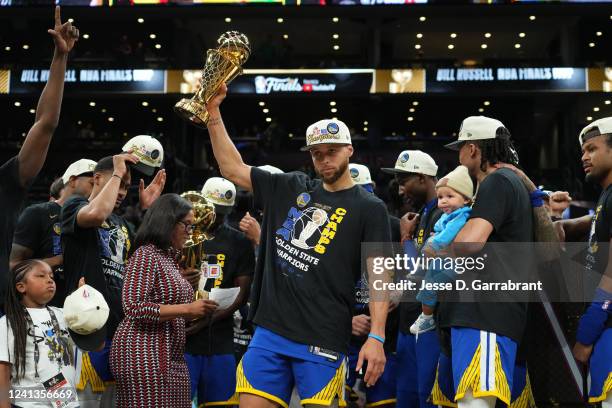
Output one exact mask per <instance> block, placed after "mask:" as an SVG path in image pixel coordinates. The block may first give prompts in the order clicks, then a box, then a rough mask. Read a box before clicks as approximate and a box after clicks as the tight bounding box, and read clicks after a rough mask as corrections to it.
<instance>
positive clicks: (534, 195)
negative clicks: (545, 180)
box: [529, 189, 548, 208]
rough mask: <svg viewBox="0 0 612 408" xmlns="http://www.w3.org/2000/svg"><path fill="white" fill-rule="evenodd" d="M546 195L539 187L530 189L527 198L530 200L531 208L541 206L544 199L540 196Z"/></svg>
mask: <svg viewBox="0 0 612 408" xmlns="http://www.w3.org/2000/svg"><path fill="white" fill-rule="evenodd" d="M547 196H548V194H546V193H545V192H543V191H542V190H540V189H536V190H535V191H532V192H531V193H529V199H530V200H531V206H532V207H533V208H538V207H542V206H543V205H544V200H542V198H543V197H547Z"/></svg>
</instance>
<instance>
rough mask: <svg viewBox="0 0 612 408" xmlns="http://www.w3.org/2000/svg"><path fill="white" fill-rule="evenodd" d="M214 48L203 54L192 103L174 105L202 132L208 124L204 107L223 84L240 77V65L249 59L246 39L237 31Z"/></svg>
mask: <svg viewBox="0 0 612 408" xmlns="http://www.w3.org/2000/svg"><path fill="white" fill-rule="evenodd" d="M217 44H218V47H217V48H213V49H210V50H208V51H207V52H206V64H205V65H204V70H203V71H202V79H201V80H200V89H198V90H197V91H196V93H195V94H194V95H193V97H192V98H191V99H181V100H180V101H179V102H178V103H177V104H176V105H174V111H175V112H176V113H178V114H179V115H180V116H181V117H182V118H184V119H187V120H189V121H190V122H191V123H193V124H194V125H196V126H199V127H203V128H205V127H206V124H207V123H208V111H207V110H206V104H207V103H208V102H209V101H210V100H211V99H212V97H213V96H214V95H215V94H216V93H217V90H218V89H219V88H220V87H221V85H222V84H223V83H229V82H230V81H232V80H233V79H234V78H236V77H237V76H238V75H240V74H242V65H244V63H245V62H246V61H247V59H249V56H250V55H251V45H250V44H249V39H248V38H247V37H246V35H244V34H242V33H240V32H238V31H228V32H226V33H224V34H223V35H221V37H219V39H218V40H217Z"/></svg>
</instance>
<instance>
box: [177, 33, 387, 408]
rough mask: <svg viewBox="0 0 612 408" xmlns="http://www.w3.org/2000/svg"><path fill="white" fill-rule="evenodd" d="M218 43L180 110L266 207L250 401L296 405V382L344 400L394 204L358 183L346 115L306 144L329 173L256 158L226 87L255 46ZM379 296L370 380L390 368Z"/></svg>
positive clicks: (311, 395) (315, 397)
mask: <svg viewBox="0 0 612 408" xmlns="http://www.w3.org/2000/svg"><path fill="white" fill-rule="evenodd" d="M217 43H218V47H217V48H216V49H211V50H208V52H207V56H206V65H205V67H204V70H203V73H202V80H201V82H200V85H201V87H200V89H199V90H198V91H197V92H196V93H195V95H194V96H193V97H192V98H191V99H182V100H181V101H180V102H178V103H177V104H176V105H175V111H176V112H177V113H178V114H179V115H180V116H181V117H183V118H185V119H186V120H188V121H190V122H191V123H193V124H194V125H196V126H198V127H201V128H204V127H206V128H207V129H208V132H209V137H210V139H211V142H212V148H213V153H214V156H215V158H216V160H217V162H218V164H219V167H220V172H221V174H222V175H223V176H224V177H225V178H226V179H228V180H229V181H231V182H232V183H234V184H235V185H237V186H239V187H242V188H244V189H246V190H247V191H253V194H254V199H255V204H256V205H257V206H258V207H259V208H261V209H263V211H264V214H265V216H264V220H263V223H262V228H261V231H262V236H261V241H260V242H261V246H260V251H259V259H258V263H257V268H256V270H255V277H254V284H253V289H252V296H251V298H250V304H251V310H250V316H249V317H250V318H252V319H253V321H254V324H255V325H256V326H257V329H256V331H255V335H254V337H253V340H252V341H251V344H250V345H249V348H248V350H247V352H246V354H245V355H244V357H243V358H242V360H241V362H240V363H239V365H238V369H237V372H236V381H237V386H236V392H237V394H239V403H240V407H242V408H273V407H278V406H282V407H285V408H287V407H288V406H289V402H290V399H291V393H292V390H293V389H294V387H295V388H296V389H297V391H298V393H299V396H300V399H301V401H300V403H301V404H302V405H304V406H306V407H316V406H334V407H338V406H344V405H345V403H346V400H345V394H344V393H345V387H344V383H345V377H346V370H347V365H346V356H347V349H348V341H349V338H350V335H351V319H352V310H353V305H354V302H355V299H354V293H353V290H352V289H353V288H354V287H355V283H356V282H355V279H354V278H355V276H358V275H359V269H360V266H361V265H360V258H361V243H362V242H388V241H390V231H389V228H388V214H387V210H386V207H385V205H384V203H383V202H382V201H380V200H378V199H377V198H376V197H374V196H373V195H372V194H366V193H364V192H362V191H361V190H363V189H361V188H360V187H359V186H356V185H355V184H354V183H353V181H352V179H351V177H350V173H349V171H348V162H349V158H350V157H351V155H352V153H353V147H352V145H351V137H350V133H349V130H348V127H347V126H346V125H345V124H344V123H343V122H341V121H339V120H336V119H324V120H321V121H319V122H317V123H316V124H313V125H311V126H310V127H309V128H308V131H307V135H306V136H307V137H306V139H307V146H306V147H305V148H304V150H308V151H310V154H311V157H312V160H313V165H314V168H315V170H316V171H317V173H318V175H319V179H310V178H309V177H308V176H306V175H305V174H301V173H286V174H271V173H268V172H266V171H264V170H261V169H258V168H256V167H251V166H248V165H246V164H245V163H244V162H243V160H242V157H241V155H240V153H239V151H238V150H237V149H236V147H235V145H234V143H233V142H232V141H231V139H230V137H229V135H228V134H227V131H226V129H225V126H224V124H223V120H222V118H221V112H220V110H219V106H220V104H221V102H222V101H223V99H224V98H225V96H226V93H227V85H226V84H227V83H228V82H229V81H231V80H232V79H234V78H235V77H236V76H237V75H239V74H240V73H241V72H242V68H241V67H242V65H243V64H244V63H245V62H246V60H247V59H248V57H249V55H250V52H251V50H250V45H249V41H248V39H247V37H246V36H245V35H244V34H241V33H239V32H236V31H230V32H226V33H224V34H223V35H222V36H221V37H219V39H218V41H217ZM364 191H365V190H364ZM296 204H297V205H296ZM313 211H315V212H317V215H320V212H322V213H324V214H323V215H320V217H318V219H320V220H322V224H321V225H318V224H317V225H315V226H314V227H313V228H312V231H308V234H307V233H306V232H304V231H302V229H301V228H303V227H300V225H303V224H304V225H305V224H306V223H305V222H302V223H300V222H299V221H300V220H301V219H302V218H304V217H306V215H308V214H310V213H311V212H313ZM330 228H333V229H334V230H333V231H331V230H330ZM303 232H304V233H303ZM306 235H308V236H306ZM292 237H293V238H296V237H298V239H297V240H296V239H293V240H292V239H291V238H292ZM301 238H303V240H301ZM297 241H299V243H300V245H297V246H296V245H294V242H297ZM379 297H381V299H376V300H374V299H372V300H371V302H370V311H371V329H370V334H369V335H368V339H367V341H366V342H365V344H364V346H363V348H362V349H361V352H360V353H359V362H358V364H357V369H358V370H361V368H362V367H364V371H365V373H364V374H365V376H364V381H365V383H366V384H367V385H369V386H371V385H373V384H375V383H376V381H377V380H378V378H379V377H380V376H381V375H382V372H383V370H384V366H385V353H384V349H383V343H384V341H385V339H384V336H385V321H386V316H387V311H388V305H389V303H388V301H387V298H386V297H384V296H379ZM365 362H367V368H366V367H365V366H364V363H365Z"/></svg>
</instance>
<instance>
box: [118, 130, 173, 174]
mask: <svg viewBox="0 0 612 408" xmlns="http://www.w3.org/2000/svg"><path fill="white" fill-rule="evenodd" d="M130 150H132V154H133V155H134V156H136V157H138V159H139V162H138V163H136V164H135V165H134V168H135V169H136V170H138V171H140V172H141V173H144V174H146V175H147V176H151V175H153V173H154V172H155V168H157V167H161V165H162V162H163V161H164V148H163V147H162V145H161V143H159V140H157V139H155V138H154V137H153V136H149V135H138V136H134V137H133V138H131V139H130V140H128V142H127V143H126V144H124V145H123V148H122V150H121V151H123V152H127V151H130Z"/></svg>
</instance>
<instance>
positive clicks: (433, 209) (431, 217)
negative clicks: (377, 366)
mask: <svg viewBox="0 0 612 408" xmlns="http://www.w3.org/2000/svg"><path fill="white" fill-rule="evenodd" d="M419 215H420V217H419V225H418V227H417V230H416V234H415V238H414V243H415V248H416V249H417V250H418V251H420V250H421V248H422V247H423V244H425V241H427V238H429V237H430V236H431V233H432V232H433V229H434V225H436V222H438V219H440V216H441V215H442V210H440V209H439V208H438V200H437V199H433V200H431V201H430V202H428V203H427V204H425V206H424V207H423V208H421V211H419ZM399 309H400V322H399V327H400V331H401V332H402V333H404V334H410V326H412V323H414V321H415V320H416V319H417V317H419V315H420V314H421V304H420V303H419V302H402V303H401V304H400V306H399Z"/></svg>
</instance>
